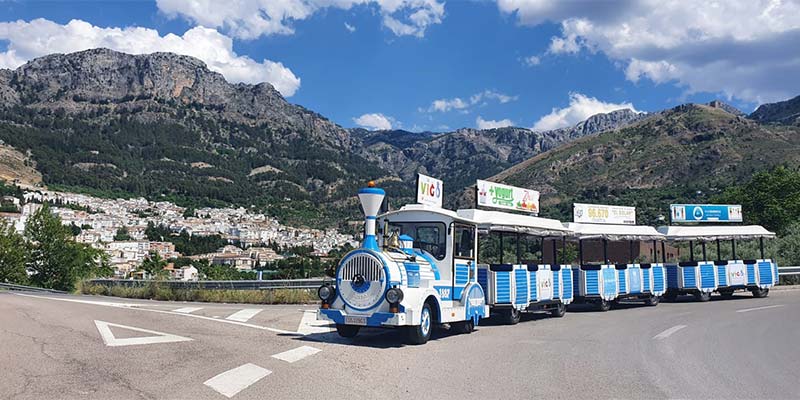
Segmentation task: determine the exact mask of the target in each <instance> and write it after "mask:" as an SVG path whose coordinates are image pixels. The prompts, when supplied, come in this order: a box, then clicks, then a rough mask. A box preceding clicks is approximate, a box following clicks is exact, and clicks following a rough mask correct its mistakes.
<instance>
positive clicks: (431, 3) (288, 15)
mask: <svg viewBox="0 0 800 400" xmlns="http://www.w3.org/2000/svg"><path fill="white" fill-rule="evenodd" d="M156 4H157V6H158V9H159V10H160V11H161V12H163V13H164V14H166V15H167V16H169V17H173V18H174V17H179V16H180V17H183V18H185V19H187V20H189V21H191V22H193V23H196V24H198V25H202V26H206V27H211V28H222V29H224V30H225V31H227V32H229V33H230V34H231V35H233V36H234V37H237V38H240V39H255V38H257V37H259V36H262V35H290V34H293V33H294V28H293V27H292V23H293V22H295V21H301V20H304V19H306V18H308V17H310V16H311V15H313V14H314V13H316V12H318V11H321V10H324V9H326V8H330V7H333V8H339V9H344V10H349V9H350V8H352V7H354V6H360V5H363V6H368V7H374V9H376V10H377V12H378V14H380V16H381V19H382V22H383V26H385V27H386V28H388V29H389V30H391V31H392V32H393V33H394V34H395V35H397V36H416V37H423V36H425V30H426V29H427V28H428V27H429V26H431V25H434V24H440V23H441V22H442V18H443V17H444V2H440V1H439V0H239V1H229V2H220V1H218V0H157V1H156Z"/></svg>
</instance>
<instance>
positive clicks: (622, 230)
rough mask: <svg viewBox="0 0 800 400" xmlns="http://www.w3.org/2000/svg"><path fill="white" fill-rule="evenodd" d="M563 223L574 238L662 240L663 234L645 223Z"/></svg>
mask: <svg viewBox="0 0 800 400" xmlns="http://www.w3.org/2000/svg"><path fill="white" fill-rule="evenodd" d="M564 225H566V226H567V227H568V228H569V229H570V230H572V231H573V232H574V236H575V237H576V238H578V239H581V240H583V239H607V240H611V241H621V240H664V235H662V234H661V233H659V232H658V231H657V230H656V229H655V228H653V227H652V226H646V225H610V224H582V223H579V222H569V223H566V224H564Z"/></svg>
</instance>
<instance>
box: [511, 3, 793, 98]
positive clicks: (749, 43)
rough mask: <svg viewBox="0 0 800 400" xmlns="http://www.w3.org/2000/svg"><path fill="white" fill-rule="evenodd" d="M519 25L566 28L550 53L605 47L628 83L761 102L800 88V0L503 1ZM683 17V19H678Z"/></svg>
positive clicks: (789, 95)
mask: <svg viewBox="0 0 800 400" xmlns="http://www.w3.org/2000/svg"><path fill="white" fill-rule="evenodd" d="M498 7H499V9H500V10H501V11H502V12H505V13H509V14H513V15H515V16H516V18H517V20H518V21H519V23H521V24H524V25H531V26H533V25H537V24H541V23H543V22H546V21H552V22H556V23H559V24H560V25H561V34H560V35H559V36H556V37H553V38H552V39H551V42H550V46H549V49H548V53H550V54H575V53H579V52H581V51H589V52H602V53H604V54H605V55H607V56H608V57H609V58H610V59H612V60H614V61H616V62H619V63H620V65H621V66H622V68H623V69H624V73H625V76H626V78H627V79H628V80H631V81H634V82H636V81H639V80H641V79H647V80H650V81H652V82H654V83H666V82H672V83H676V84H677V85H679V86H681V87H684V88H685V89H686V91H687V92H688V93H694V92H712V93H722V94H724V95H725V96H727V97H728V98H738V99H741V100H744V101H750V102H756V103H762V102H769V101H776V100H782V99H785V98H788V97H791V96H795V95H797V93H800V80H798V79H787V77H790V76H797V75H798V74H799V73H800V2H798V1H797V0H788V1H780V0H730V1H724V2H711V1H707V2H696V3H692V5H691V6H687V4H686V2H685V1H682V0H621V1H615V2H608V1H593V2H575V1H550V0H498ZM676 21H679V23H676Z"/></svg>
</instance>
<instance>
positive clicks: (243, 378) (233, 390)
mask: <svg viewBox="0 0 800 400" xmlns="http://www.w3.org/2000/svg"><path fill="white" fill-rule="evenodd" d="M271 373H272V371H270V370H268V369H264V368H261V367H259V366H258V365H255V364H250V363H247V364H244V365H242V366H241V367H236V368H234V369H232V370H229V371H225V372H223V373H221V374H219V375H217V376H215V377H213V378H211V379H209V380H207V381H205V382H204V383H203V384H204V385H206V386H208V387H210V388H212V389H214V390H216V391H217V392H218V393H219V394H221V395H223V396H225V397H227V398H231V397H233V396H236V394H237V393H239V392H241V391H242V390H245V389H247V388H248V387H250V385H252V384H254V383H256V382H258V381H260V380H261V379H262V378H264V377H265V376H267V375H269V374H271Z"/></svg>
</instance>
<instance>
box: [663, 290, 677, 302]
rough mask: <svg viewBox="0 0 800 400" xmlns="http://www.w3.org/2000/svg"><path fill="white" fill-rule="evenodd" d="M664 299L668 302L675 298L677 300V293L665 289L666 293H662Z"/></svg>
mask: <svg viewBox="0 0 800 400" xmlns="http://www.w3.org/2000/svg"><path fill="white" fill-rule="evenodd" d="M664 300H666V301H668V302H670V303H671V302H673V301H675V300H678V293H675V292H673V291H671V290H670V291H667V293H665V294H664Z"/></svg>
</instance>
